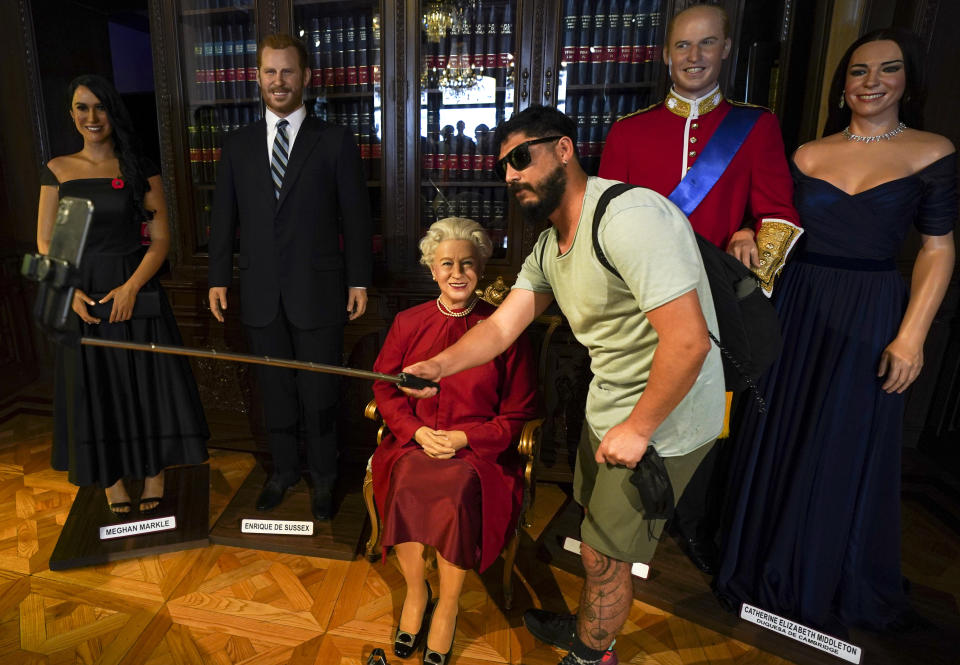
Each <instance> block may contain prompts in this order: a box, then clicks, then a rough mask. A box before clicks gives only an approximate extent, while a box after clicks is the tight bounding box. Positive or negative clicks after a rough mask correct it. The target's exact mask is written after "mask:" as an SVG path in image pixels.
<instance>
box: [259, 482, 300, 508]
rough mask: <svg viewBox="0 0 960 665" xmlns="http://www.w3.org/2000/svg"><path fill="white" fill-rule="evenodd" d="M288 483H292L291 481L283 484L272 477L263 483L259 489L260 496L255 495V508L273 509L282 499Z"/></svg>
mask: <svg viewBox="0 0 960 665" xmlns="http://www.w3.org/2000/svg"><path fill="white" fill-rule="evenodd" d="M290 485H293V483H289V484H287V485H285V484H283V483H282V482H280V481H278V480H273V479H270V480H268V481H267V482H266V483H264V485H263V489H262V490H260V496H258V497H257V510H273V509H274V508H276V507H277V506H279V505H280V502H281V501H283V494H284V493H285V492H286V491H287V488H288V487H290Z"/></svg>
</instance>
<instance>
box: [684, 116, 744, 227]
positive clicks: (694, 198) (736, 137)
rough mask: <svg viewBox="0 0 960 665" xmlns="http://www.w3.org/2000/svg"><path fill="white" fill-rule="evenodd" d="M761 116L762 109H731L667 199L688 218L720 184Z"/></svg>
mask: <svg viewBox="0 0 960 665" xmlns="http://www.w3.org/2000/svg"><path fill="white" fill-rule="evenodd" d="M762 113H763V109H755V108H747V107H743V106H733V107H731V108H730V111H729V112H728V113H727V115H726V116H725V117H724V119H723V120H722V121H721V122H720V126H719V127H717V131H715V132H714V133H713V136H712V137H710V140H709V141H708V142H707V145H706V147H705V148H704V149H703V152H702V153H701V154H700V159H698V160H697V161H696V162H695V163H694V165H693V166H691V167H690V170H689V171H687V175H686V176H685V177H684V178H683V180H681V181H680V184H679V185H677V187H676V189H674V190H673V191H672V192H671V193H670V196H668V197H667V198H669V199H670V200H671V201H673V203H674V204H675V205H676V206H677V207H678V208H680V210H682V211H683V214H684V215H686V216H687V217H689V216H690V213H692V212H693V211H694V210H696V209H697V206H698V205H700V202H701V201H703V199H704V197H705V196H706V195H707V194H709V193H710V190H711V189H713V186H714V185H716V184H717V181H718V180H720V176H722V175H723V172H724V171H726V170H727V166H729V165H730V162H731V161H732V160H733V156H734V155H736V154H737V151H738V150H739V149H740V146H742V145H743V142H744V141H745V140H746V139H747V135H748V134H749V133H750V130H751V129H753V126H754V125H755V124H757V120H759V119H760V115H761V114H762Z"/></svg>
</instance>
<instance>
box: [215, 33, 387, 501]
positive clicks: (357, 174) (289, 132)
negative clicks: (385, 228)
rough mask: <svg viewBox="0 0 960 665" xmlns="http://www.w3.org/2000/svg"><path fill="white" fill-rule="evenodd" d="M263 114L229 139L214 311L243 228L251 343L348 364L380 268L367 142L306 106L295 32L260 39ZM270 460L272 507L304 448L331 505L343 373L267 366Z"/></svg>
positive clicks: (219, 203)
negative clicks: (354, 325)
mask: <svg viewBox="0 0 960 665" xmlns="http://www.w3.org/2000/svg"><path fill="white" fill-rule="evenodd" d="M257 67H258V72H257V77H258V81H259V84H260V94H261V96H262V97H263V101H264V104H265V105H266V112H265V114H264V118H263V119H262V120H259V121H257V122H254V123H252V124H250V125H247V126H246V127H242V128H241V129H239V130H237V131H236V132H234V133H232V134H230V135H229V136H228V137H227V138H226V140H225V141H224V145H223V152H222V156H221V161H220V168H219V171H218V172H217V186H216V192H215V194H214V200H213V220H212V224H211V230H210V245H209V249H210V275H209V285H210V310H211V312H212V313H213V316H214V317H216V318H217V320H218V321H221V322H223V320H224V317H223V311H224V310H226V309H227V287H228V286H229V284H230V281H231V277H232V272H233V250H234V238H235V235H236V232H237V230H238V229H239V243H238V244H239V247H238V249H239V257H238V263H239V267H240V310H241V319H242V321H243V324H244V328H245V330H246V334H247V339H248V342H249V345H250V350H251V351H252V352H253V353H255V354H258V355H267V356H271V357H274V358H295V359H297V360H308V361H313V362H318V363H324V364H334V365H339V364H341V362H342V354H343V328H344V324H345V323H346V320H347V319H348V318H349V319H355V318H357V317H358V316H361V315H362V314H363V313H364V311H365V309H366V305H367V294H366V287H367V286H368V285H369V284H370V280H371V273H372V263H373V259H372V254H371V234H372V224H371V220H370V209H369V198H368V194H367V189H366V183H365V179H364V175H363V166H362V162H361V159H360V151H359V149H358V148H357V144H356V142H355V141H354V138H353V135H352V134H351V133H350V131H349V130H348V129H346V128H344V127H339V126H337V125H332V124H330V123H328V122H326V121H324V120H320V119H318V118H311V117H308V116H307V112H306V108H305V107H304V105H303V90H304V87H305V86H306V85H307V83H308V82H309V81H310V69H309V67H307V51H306V48H305V47H304V46H303V44H301V43H300V42H299V41H297V40H295V39H293V38H292V37H290V36H289V35H284V34H279V35H270V36H268V37H266V38H265V39H264V40H263V41H262V42H261V44H260V47H259V49H258V50H257ZM257 382H258V384H259V387H260V392H261V394H262V398H263V411H264V419H265V421H266V425H267V431H268V432H267V436H268V443H269V447H270V454H271V456H272V458H273V471H272V473H271V475H270V476H269V478H268V480H267V482H266V484H265V485H264V487H263V490H262V491H261V493H260V496H259V498H258V499H257V509H258V510H270V509H272V508H275V507H276V506H277V505H279V504H280V502H281V501H282V500H283V495H284V492H285V491H286V490H287V488H288V487H290V486H291V485H293V484H295V483H296V482H298V481H299V480H300V478H301V475H302V468H303V465H302V464H301V462H300V459H299V453H298V440H299V439H300V437H301V436H302V438H303V442H304V448H305V449H306V458H307V459H306V468H307V470H308V471H309V475H310V478H311V481H312V482H311V484H310V487H311V508H312V512H313V517H314V518H315V519H317V520H329V519H330V518H331V517H332V515H333V489H334V483H335V481H336V477H337V457H338V455H337V436H336V427H335V425H336V407H337V401H338V393H339V382H338V378H337V377H336V376H331V375H328V374H319V373H316V372H295V371H293V370H288V369H280V368H275V367H262V366H261V367H259V368H258V374H257Z"/></svg>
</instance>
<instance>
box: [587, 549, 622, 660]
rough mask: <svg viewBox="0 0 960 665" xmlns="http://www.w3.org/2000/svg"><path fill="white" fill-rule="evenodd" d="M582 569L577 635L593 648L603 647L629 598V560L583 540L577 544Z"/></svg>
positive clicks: (613, 633) (619, 625) (614, 631)
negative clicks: (625, 560)
mask: <svg viewBox="0 0 960 665" xmlns="http://www.w3.org/2000/svg"><path fill="white" fill-rule="evenodd" d="M580 556H581V557H582V559H583V568H584V570H585V571H586V580H585V582H584V584H583V592H582V593H581V595H580V611H579V613H578V614H577V635H578V636H579V637H580V640H581V641H582V642H583V643H584V644H585V645H587V646H588V647H591V648H593V649H607V648H608V647H609V646H610V643H611V642H613V640H614V638H615V637H616V636H617V632H618V631H619V630H620V629H621V628H622V627H623V624H624V623H626V621H627V616H628V615H629V613H630V603H631V601H632V600H633V582H632V581H631V579H630V564H629V563H626V562H624V561H618V560H616V559H612V558H610V557H608V556H607V555H606V554H601V553H600V552H597V551H596V550H595V549H593V548H592V547H590V546H589V545H587V544H586V543H583V544H581V546H580Z"/></svg>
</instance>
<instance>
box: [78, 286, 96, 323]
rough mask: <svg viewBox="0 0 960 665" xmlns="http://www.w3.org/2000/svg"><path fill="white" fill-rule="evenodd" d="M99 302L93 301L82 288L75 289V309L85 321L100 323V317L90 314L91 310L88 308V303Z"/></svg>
mask: <svg viewBox="0 0 960 665" xmlns="http://www.w3.org/2000/svg"><path fill="white" fill-rule="evenodd" d="M96 304H97V303H95V302H93V300H91V299H90V296H88V295H87V294H86V293H84V292H83V291H81V290H80V289H74V290H73V303H72V306H73V311H74V312H76V313H77V316H79V317H80V318H81V319H82V320H83V322H84V323H89V324H91V325H92V324H94V323H100V319H98V318H96V317H95V316H93V315H92V314H90V310H88V309H87V305H96Z"/></svg>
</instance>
